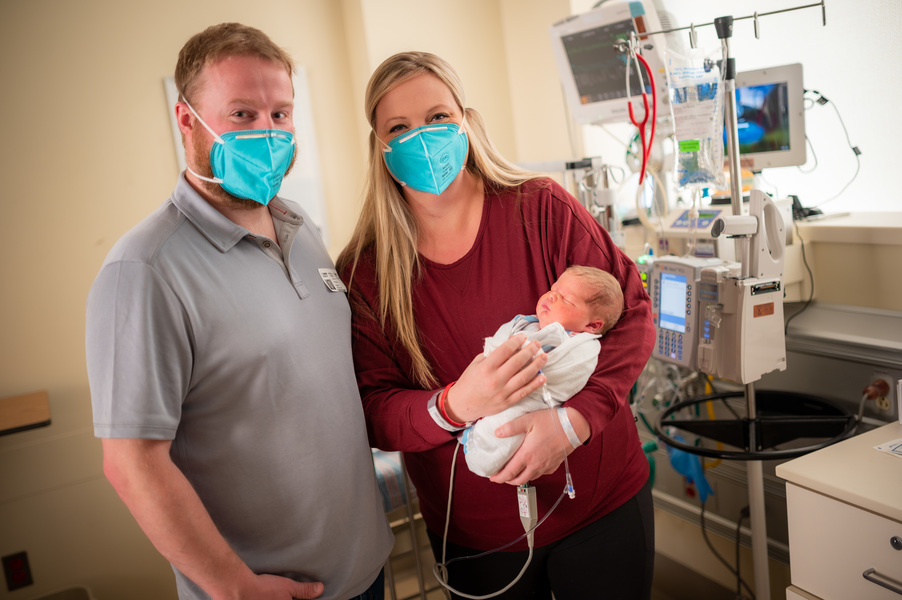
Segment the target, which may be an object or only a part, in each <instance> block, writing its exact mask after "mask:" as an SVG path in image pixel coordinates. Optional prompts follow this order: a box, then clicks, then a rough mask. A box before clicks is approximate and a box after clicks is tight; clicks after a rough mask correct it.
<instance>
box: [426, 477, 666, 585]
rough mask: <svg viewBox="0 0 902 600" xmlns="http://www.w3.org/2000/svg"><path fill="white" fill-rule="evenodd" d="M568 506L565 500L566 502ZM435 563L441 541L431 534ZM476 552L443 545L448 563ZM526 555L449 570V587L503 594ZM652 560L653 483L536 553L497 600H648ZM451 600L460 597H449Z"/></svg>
mask: <svg viewBox="0 0 902 600" xmlns="http://www.w3.org/2000/svg"><path fill="white" fill-rule="evenodd" d="M564 501H565V502H566V499H565V500H564ZM429 541H430V543H431V544H432V552H433V554H434V555H435V557H436V561H441V557H442V538H441V536H439V535H435V534H434V533H432V532H431V531H430V532H429ZM479 553H480V551H479V550H473V549H472V548H465V547H462V546H458V545H456V544H451V543H450V542H449V543H448V545H447V560H450V559H452V558H456V557H459V556H474V555H476V554H479ZM528 555H529V553H528V552H527V551H520V552H496V553H494V554H490V555H488V556H485V557H482V558H477V559H473V560H464V561H457V562H455V563H452V564H451V565H449V566H448V583H449V584H450V585H451V587H453V588H455V589H457V590H459V591H461V592H463V593H466V594H470V595H473V596H483V595H486V594H490V593H492V592H496V591H498V590H500V589H502V588H504V587H505V586H506V585H507V584H508V583H510V582H511V581H513V579H514V578H515V577H516V576H517V573H519V572H520V570H521V569H522V568H523V565H524V564H525V563H526V558H527V556H528ZM654 559H655V523H654V503H653V500H652V496H651V480H649V481H648V482H647V483H646V484H645V486H644V487H643V488H642V490H640V491H639V493H638V494H636V495H635V496H634V497H633V498H631V499H630V500H628V501H627V502H626V503H625V504H624V505H623V506H621V507H619V508H617V509H616V510H614V511H613V512H611V513H609V514H607V515H605V516H604V517H602V518H600V519H598V520H597V521H595V522H594V523H591V524H589V525H587V526H585V527H583V528H582V529H581V530H579V531H577V532H576V533H573V534H572V535H570V536H568V537H566V538H564V539H562V540H560V541H558V542H555V543H553V544H548V545H547V546H542V547H541V548H535V549H534V550H533V557H532V562H531V563H530V564H529V568H528V569H527V570H526V572H525V573H524V574H523V577H522V578H521V579H520V581H518V582H517V584H516V585H515V586H514V587H512V588H511V589H509V590H508V591H507V592H505V593H504V594H502V595H500V596H496V598H498V599H499V600H520V599H526V598H534V599H537V600H550V599H551V593H552V592H554V598H555V600H588V599H592V598H599V599H611V600H648V599H649V598H650V597H651V582H652V575H653V573H654ZM452 598H454V599H455V600H463V597H462V596H458V595H456V594H452Z"/></svg>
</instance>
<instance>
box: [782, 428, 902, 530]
mask: <svg viewBox="0 0 902 600" xmlns="http://www.w3.org/2000/svg"><path fill="white" fill-rule="evenodd" d="M899 438H902V423H899V422H895V423H890V424H888V425H884V426H883V427H880V428H878V429H873V430H871V431H868V432H866V433H862V434H861V435H856V436H855V437H852V438H849V439H847V440H843V441H842V442H838V443H836V444H833V445H831V446H827V447H826V448H822V449H821V450H817V451H816V452H812V453H810V454H806V455H805V456H801V457H799V458H796V459H793V460H790V461H787V462H785V463H783V464H781V465H777V468H776V473H777V475H778V476H779V477H782V478H783V479H785V480H786V481H788V482H790V483H794V484H796V485H799V486H801V487H804V488H808V489H810V490H813V491H815V492H818V493H821V494H824V495H826V496H830V497H833V498H836V499H837V500H840V501H843V502H847V503H849V504H853V505H855V506H858V507H861V508H864V509H866V510H869V511H871V512H874V513H877V514H880V515H883V516H885V517H887V518H890V519H893V520H896V521H899V522H900V523H902V457H898V456H891V455H889V454H887V453H886V452H881V451H880V450H876V449H874V446H877V445H880V444H885V443H887V442H891V441H893V440H898V439H899Z"/></svg>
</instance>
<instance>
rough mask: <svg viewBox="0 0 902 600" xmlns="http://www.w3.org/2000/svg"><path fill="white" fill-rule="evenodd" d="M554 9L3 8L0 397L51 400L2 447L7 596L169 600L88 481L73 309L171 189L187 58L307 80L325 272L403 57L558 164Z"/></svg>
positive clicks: (401, 0) (532, 154)
mask: <svg viewBox="0 0 902 600" xmlns="http://www.w3.org/2000/svg"><path fill="white" fill-rule="evenodd" d="M567 12H568V3H567V2H566V1H565V0H554V1H548V0H491V1H490V0H391V1H389V0H342V1H341V2H336V1H334V0H259V1H258V2H252V3H248V2H238V1H234V0H192V1H191V2H184V1H176V0H157V1H155V2H143V3H137V2H121V1H120V0H2V1H0V56H2V57H3V58H2V63H0V76H2V77H0V81H2V82H3V86H2V89H0V99H2V100H0V106H2V114H3V115H4V116H5V119H4V128H3V133H2V139H3V141H4V144H3V149H2V150H0V158H2V160H0V181H2V184H3V188H2V189H3V192H2V199H0V252H2V256H4V259H3V261H2V262H0V281H2V304H0V308H2V310H0V323H2V327H0V332H2V341H3V344H2V347H0V397H7V396H13V395H18V394H22V393H25V392H29V391H33V390H40V389H44V390H47V391H48V392H49V395H50V402H51V414H52V419H53V424H52V425H51V426H50V427H46V428H43V429H39V430H34V431H28V432H22V433H17V434H13V435H9V436H4V437H0V555H2V556H5V555H7V554H11V553H14V552H18V551H21V550H25V551H27V552H28V554H29V557H30V561H31V566H32V570H33V573H34V579H35V584H34V585H33V586H30V587H28V588H25V589H22V590H19V591H17V592H12V593H10V592H7V591H6V586H5V585H3V584H2V583H0V599H6V598H10V599H22V600H28V599H31V598H35V597H37V596H38V595H40V594H42V593H46V592H48V591H50V590H54V589H57V588H61V587H65V586H70V585H75V584H85V585H88V586H89V587H91V588H92V589H93V591H94V594H95V595H96V596H97V598H98V600H110V599H115V598H130V599H132V600H144V599H146V600H151V599H153V600H161V599H165V598H174V590H173V587H172V575H171V571H170V570H169V567H168V565H167V564H166V562H165V561H164V560H163V559H162V558H160V557H159V555H158V554H157V553H156V552H155V551H154V550H153V548H152V547H151V546H150V544H149V543H148V542H146V540H145V539H144V537H143V535H142V534H141V533H140V531H139V530H138V528H137V526H136V525H135V524H134V522H133V520H132V519H131V517H130V515H128V512H127V511H126V509H125V508H124V506H123V505H122V503H121V502H119V500H118V499H117V498H116V496H115V494H114V493H113V492H112V489H111V488H110V486H109V484H108V483H107V482H106V480H105V479H104V478H103V476H102V473H101V453H100V445H99V442H98V441H97V440H96V439H94V437H93V430H92V426H91V409H90V398H89V392H88V382H87V377H86V374H85V366H84V362H85V359H84V307H85V298H86V296H87V293H88V290H89V288H90V285H91V283H92V281H93V279H94V276H95V275H96V273H97V270H98V268H99V267H100V264H101V262H102V261H103V258H104V256H105V255H106V253H107V252H108V251H109V249H110V247H111V246H112V244H113V243H114V242H115V241H116V240H117V239H118V238H119V237H120V236H121V235H122V234H123V233H124V232H125V231H127V230H128V229H129V228H131V227H132V226H133V225H135V224H136V223H137V222H138V221H140V220H141V219H142V218H143V217H144V216H146V215H147V214H148V213H150V212H151V211H152V210H153V209H154V208H156V207H157V206H158V205H159V204H160V203H162V202H163V201H164V200H165V199H166V198H167V197H168V196H169V193H170V192H171V190H172V188H173V186H174V184H175V179H176V177H177V174H178V172H177V169H178V168H177V166H176V156H175V152H174V150H173V143H172V138H171V132H170V127H169V122H168V119H169V115H168V113H167V108H166V99H165V95H164V89H163V84H162V80H163V78H164V77H166V76H169V75H171V73H172V70H173V67H174V64H175V59H176V55H177V53H178V50H179V48H180V47H181V45H182V44H183V43H184V41H185V40H186V39H187V38H188V37H189V36H190V35H192V34H193V33H195V32H197V31H199V30H201V29H202V28H204V27H206V26H207V25H210V24H213V23H217V22H221V21H229V20H235V21H241V22H244V23H247V24H249V25H254V26H257V27H260V28H261V29H263V30H264V31H266V32H267V33H269V34H270V35H271V36H272V37H273V39H275V40H276V41H277V43H279V44H280V45H282V46H284V47H285V48H286V49H287V50H288V51H289V52H290V53H291V54H292V55H293V56H294V58H295V59H296V60H297V62H298V63H299V64H302V65H304V66H305V67H306V68H307V73H308V78H309V84H310V90H311V102H312V105H313V113H314V119H315V122H316V123H315V124H316V132H317V138H318V139H317V140H316V143H317V149H318V152H319V162H320V166H321V171H322V179H323V186H324V193H325V201H326V206H327V217H328V225H329V228H330V237H331V243H332V245H331V247H330V251H331V252H332V254H333V256H334V255H335V254H336V253H337V251H338V250H339V249H340V248H341V246H342V245H343V244H344V243H345V242H346V240H347V239H348V237H349V236H350V232H351V229H352V227H353V224H354V221H355V219H356V214H357V210H358V208H357V207H358V206H359V197H360V187H361V183H362V181H363V178H362V169H363V165H364V162H365V150H364V143H363V140H364V137H365V134H366V125H365V122H364V120H363V116H362V109H361V106H362V99H363V88H364V86H365V83H366V78H367V77H368V75H369V73H370V71H371V70H372V68H373V67H374V66H376V65H377V64H378V63H379V62H381V60H382V59H384V58H385V57H387V56H388V54H390V53H392V52H395V51H398V50H402V49H410V48H416V49H424V50H429V51H433V52H436V53H438V54H441V55H443V56H444V57H446V58H448V59H449V60H450V61H451V62H452V64H454V65H455V66H456V67H457V68H458V70H459V71H460V75H461V77H462V78H463V81H464V85H465V86H466V87H467V89H468V94H469V96H468V100H469V103H470V104H471V105H472V106H474V107H476V108H478V109H479V110H480V111H481V112H482V113H483V115H484V116H485V118H486V121H487V123H488V127H489V131H490V133H491V134H492V136H493V138H494V140H495V142H496V144H497V145H498V147H499V149H500V150H501V151H502V152H503V153H505V154H506V155H507V156H508V157H509V158H511V159H512V160H515V161H523V160H540V159H551V158H562V157H567V156H569V149H568V144H567V142H566V138H565V136H562V133H561V131H560V129H561V127H562V126H563V124H564V123H565V117H564V108H563V103H562V101H561V99H560V90H559V85H558V83H557V75H556V72H555V71H554V66H553V63H552V62H551V59H550V46H548V47H544V44H545V42H542V43H541V44H536V43H535V41H534V40H535V39H537V38H536V36H537V35H539V34H538V33H536V32H540V31H542V30H543V29H546V30H547V26H548V24H550V23H551V22H553V21H554V20H557V19H559V18H561V17H563V16H564V15H566V14H567ZM540 37H541V36H540ZM541 39H543V40H544V39H547V34H545V37H542V38H541Z"/></svg>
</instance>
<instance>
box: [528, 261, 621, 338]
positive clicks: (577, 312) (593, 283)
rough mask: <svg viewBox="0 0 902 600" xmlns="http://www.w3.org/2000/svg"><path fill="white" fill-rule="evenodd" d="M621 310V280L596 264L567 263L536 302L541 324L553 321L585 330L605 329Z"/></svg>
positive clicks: (602, 330) (578, 329)
mask: <svg viewBox="0 0 902 600" xmlns="http://www.w3.org/2000/svg"><path fill="white" fill-rule="evenodd" d="M622 312H623V290H621V289H620V283H619V282H618V281H617V280H616V279H615V278H614V276H613V275H611V274H610V273H607V272H605V271H602V270H601V269H596V268H595V267H581V266H573V267H569V268H568V269H567V270H566V271H564V273H563V274H562V275H561V276H560V277H558V280H557V281H555V282H554V284H553V285H552V286H551V291H549V292H547V293H545V294H543V295H542V297H541V298H539V301H538V303H537V304H536V316H537V317H538V318H539V326H540V327H545V326H546V325H548V324H550V323H555V322H556V323H560V324H561V325H563V326H564V329H566V330H567V331H585V332H588V333H607V332H608V330H610V329H611V327H613V326H614V325H615V324H616V323H617V320H618V319H620V313H622Z"/></svg>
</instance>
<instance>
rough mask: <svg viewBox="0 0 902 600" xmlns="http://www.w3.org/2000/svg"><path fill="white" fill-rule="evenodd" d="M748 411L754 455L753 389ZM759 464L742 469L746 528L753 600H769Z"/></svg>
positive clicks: (748, 390)
mask: <svg viewBox="0 0 902 600" xmlns="http://www.w3.org/2000/svg"><path fill="white" fill-rule="evenodd" d="M745 397H746V400H747V402H748V411H749V443H750V444H751V445H752V450H753V451H754V452H760V451H761V448H759V446H760V444H759V443H758V428H757V424H756V422H755V419H757V414H756V412H755V388H754V386H753V385H752V384H751V383H748V384H746V386H745ZM763 464H764V463H763V462H762V461H760V460H750V461H748V464H747V465H746V477H747V479H748V486H749V528H750V530H751V532H752V562H753V564H754V565H755V598H756V599H757V600H770V565H769V564H768V558H767V519H766V518H765V514H764V469H763Z"/></svg>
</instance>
